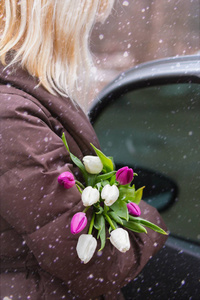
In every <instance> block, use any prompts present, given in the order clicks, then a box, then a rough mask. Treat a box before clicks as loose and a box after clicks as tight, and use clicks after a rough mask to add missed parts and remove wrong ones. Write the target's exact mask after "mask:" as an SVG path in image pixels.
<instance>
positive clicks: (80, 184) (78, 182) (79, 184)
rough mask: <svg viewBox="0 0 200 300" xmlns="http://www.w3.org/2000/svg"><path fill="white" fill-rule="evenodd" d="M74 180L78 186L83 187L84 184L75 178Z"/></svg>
mask: <svg viewBox="0 0 200 300" xmlns="http://www.w3.org/2000/svg"><path fill="white" fill-rule="evenodd" d="M75 182H76V184H77V185H78V186H80V187H81V188H82V189H83V190H84V189H85V187H84V185H83V184H82V183H81V182H80V181H78V180H75Z"/></svg>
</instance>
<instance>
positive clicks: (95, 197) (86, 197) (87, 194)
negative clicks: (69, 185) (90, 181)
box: [81, 186, 100, 206]
mask: <svg viewBox="0 0 200 300" xmlns="http://www.w3.org/2000/svg"><path fill="white" fill-rule="evenodd" d="M99 197H100V194H99V191H98V190H97V189H94V188H92V187H91V186H87V187H86V188H85V189H84V190H83V192H82V195H81V199H82V202H83V205H84V206H91V205H93V204H94V203H96V202H98V201H99Z"/></svg>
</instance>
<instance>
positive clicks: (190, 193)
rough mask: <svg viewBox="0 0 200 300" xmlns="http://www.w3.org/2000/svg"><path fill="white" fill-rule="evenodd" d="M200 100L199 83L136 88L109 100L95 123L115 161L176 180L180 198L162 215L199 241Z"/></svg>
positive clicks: (179, 232) (179, 231)
mask: <svg viewBox="0 0 200 300" xmlns="http://www.w3.org/2000/svg"><path fill="white" fill-rule="evenodd" d="M199 99H200V86H199V85H198V84H189V83H188V84H171V85H163V86H155V87H148V88H143V89H138V90H135V91H133V92H129V93H127V94H125V95H123V96H121V97H120V98H118V99H115V100H114V102H112V103H110V105H109V106H108V107H107V108H106V109H104V110H103V112H102V113H101V114H100V117H99V118H98V119H97V121H96V123H95V125H94V127H95V130H96V132H97V135H98V137H99V139H100V143H101V146H102V149H103V151H104V152H105V153H106V154H107V155H110V154H112V155H113V157H114V160H115V162H116V163H117V164H119V165H120V164H123V165H124V163H126V164H127V165H130V166H132V165H135V166H137V168H138V169H140V168H141V170H144V172H145V170H150V171H153V172H154V173H156V172H157V173H158V174H162V175H163V180H165V178H166V180H167V178H169V179H170V180H172V184H174V185H172V187H173V188H174V187H176V186H177V188H178V197H177V199H175V200H176V201H175V203H174V204H173V205H172V206H171V207H170V208H169V209H167V210H166V211H164V212H162V216H163V218H164V220H165V222H166V224H167V226H168V227H169V229H170V231H171V232H172V233H173V234H176V235H179V236H181V237H185V238H189V239H192V240H194V241H197V242H199V241H200V228H199V218H200V216H199V211H200V209H199V205H200V204H199V180H200V101H199ZM141 174H142V171H141ZM141 176H142V175H141ZM147 178H148V176H147ZM163 182H164V181H163ZM147 184H148V183H147ZM160 184H161V183H160ZM151 188H152V189H153V188H154V186H151ZM165 192H166V191H165ZM150 196H151V195H150ZM154 196H155V195H153V194H152V197H149V199H148V202H150V203H151V202H152V203H151V204H153V205H154V204H155V206H159V203H157V204H156V203H154V201H155V197H154ZM162 196H163V197H161V198H159V201H160V204H162V203H161V202H162V201H165V200H166V199H165V200H164V197H165V196H166V195H164V191H163V194H162ZM157 200H158V199H157Z"/></svg>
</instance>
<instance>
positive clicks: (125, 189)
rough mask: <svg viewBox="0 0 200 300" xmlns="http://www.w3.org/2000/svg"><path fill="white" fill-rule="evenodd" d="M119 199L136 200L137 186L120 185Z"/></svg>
mask: <svg viewBox="0 0 200 300" xmlns="http://www.w3.org/2000/svg"><path fill="white" fill-rule="evenodd" d="M119 199H121V200H124V201H127V202H128V201H134V199H135V186H134V185H133V186H132V187H131V186H128V185H126V186H122V185H121V186H120V187H119Z"/></svg>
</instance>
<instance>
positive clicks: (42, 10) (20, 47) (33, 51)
mask: <svg viewBox="0 0 200 300" xmlns="http://www.w3.org/2000/svg"><path fill="white" fill-rule="evenodd" d="M112 5H113V1H111V0H96V1H92V0H73V1H71V0H65V1H56V0H21V1H18V0H12V1H11V0H5V1H1V3H0V16H1V19H0V30H1V42H0V58H1V63H2V64H1V66H0V101H1V146H2V149H1V155H2V156H1V233H2V234H1V299H4V300H5V299H33V300H36V299H41V300H42V299H48V300H58V299H92V298H95V297H100V296H101V295H103V294H104V298H105V299H117V297H118V295H119V293H118V291H119V290H120V288H121V287H122V286H124V285H125V284H127V283H128V281H130V280H131V279H133V278H134V277H135V276H136V275H137V274H138V273H139V272H140V271H141V269H142V268H143V267H144V265H145V264H146V263H147V261H148V260H149V258H150V257H151V256H152V255H154V254H155V253H156V252H157V251H158V250H159V248H161V247H162V245H163V244H164V242H165V239H166V238H165V237H163V236H162V235H160V234H158V233H155V232H152V231H149V233H148V235H145V234H134V233H130V239H131V249H130V250H129V251H128V252H127V253H126V254H122V253H121V252H119V251H118V250H117V249H116V248H114V247H113V246H112V245H111V244H110V243H107V245H106V247H105V249H104V250H103V252H102V253H101V252H100V253H98V252H96V253H95V255H94V257H93V258H92V259H91V261H90V262H89V263H88V264H82V263H81V262H80V260H79V259H78V257H77V254H76V250H75V248H76V244H77V239H78V237H77V236H72V234H71V233H70V228H69V224H70V220H71V218H72V216H73V215H74V213H76V212H77V211H81V210H82V209H83V207H82V204H81V199H80V193H79V192H78V190H77V189H76V187H75V186H74V187H73V188H71V189H69V190H64V189H63V187H61V186H59V185H58V183H57V177H58V175H59V174H61V173H62V172H64V171H70V172H72V173H74V175H75V176H76V177H77V178H79V179H80V180H81V177H80V174H79V172H78V170H77V168H75V166H74V165H73V164H72V162H71V160H70V158H69V154H68V153H67V151H66V149H65V146H64V145H63V143H62V140H61V135H62V133H63V132H64V133H65V135H66V138H67V140H68V143H69V147H70V150H71V152H72V153H73V154H74V155H76V156H78V157H79V158H80V159H82V158H83V156H84V155H87V154H91V153H93V151H92V148H91V146H90V143H93V144H94V145H95V146H96V147H98V148H99V144H98V140H97V138H96V136H95V133H94V131H93V129H92V127H91V125H90V123H89V121H88V119H87V117H86V115H85V114H84V112H83V110H82V109H81V108H80V106H79V104H80V103H81V102H82V101H83V100H87V86H88V85H87V83H88V82H89V80H88V78H89V76H90V71H89V69H90V66H91V60H90V53H89V50H88V38H89V34H90V32H91V29H92V26H93V24H94V23H95V22H98V21H100V22H103V21H104V20H105V19H106V17H107V16H108V14H109V13H110V11H111V9H112ZM77 103H79V104H77ZM82 106H83V105H82ZM141 208H142V211H145V213H146V215H145V218H148V219H149V220H150V221H153V222H154V223H157V224H159V226H161V227H163V228H164V227H165V225H164V224H163V221H162V219H161V218H160V216H159V214H158V213H157V211H156V210H155V209H153V208H151V207H149V206H148V205H147V204H145V203H143V202H142V203H141ZM87 230H88V228H87V227H86V228H85V229H84V231H83V232H87ZM83 232H82V233H83ZM155 245H159V246H157V247H155ZM102 297H103V296H102Z"/></svg>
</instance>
